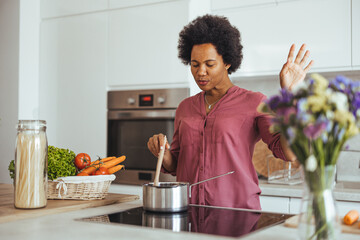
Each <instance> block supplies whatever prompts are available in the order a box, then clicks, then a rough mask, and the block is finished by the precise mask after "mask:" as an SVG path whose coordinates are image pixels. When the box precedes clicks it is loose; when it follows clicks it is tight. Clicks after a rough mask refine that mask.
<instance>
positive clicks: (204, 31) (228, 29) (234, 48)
mask: <svg viewBox="0 0 360 240" xmlns="http://www.w3.org/2000/svg"><path fill="white" fill-rule="evenodd" d="M179 36H180V38H179V43H178V50H179V55H178V56H179V58H180V59H181V61H182V62H183V63H184V64H186V65H189V64H190V62H191V51H192V48H193V46H194V45H198V44H203V43H211V44H213V45H214V46H215V48H216V50H217V52H218V53H219V54H220V55H221V56H222V58H223V61H224V62H225V63H226V64H231V66H230V68H229V69H228V73H229V74H231V73H233V72H235V71H236V70H237V69H238V68H239V67H240V64H241V61H242V58H243V54H242V48H243V46H242V45H241V38H240V32H239V30H238V29H237V28H236V27H234V26H232V25H231V24H230V22H229V20H228V19H227V18H226V17H220V16H214V15H209V14H207V15H204V16H201V17H198V18H196V19H195V20H193V21H192V22H190V23H189V24H188V25H186V26H185V27H184V29H183V30H182V31H181V32H180V34H179Z"/></svg>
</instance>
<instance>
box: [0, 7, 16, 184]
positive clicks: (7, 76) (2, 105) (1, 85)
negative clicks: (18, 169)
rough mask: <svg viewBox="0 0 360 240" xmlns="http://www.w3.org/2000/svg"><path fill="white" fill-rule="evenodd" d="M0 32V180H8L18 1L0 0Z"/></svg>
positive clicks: (12, 138)
mask: <svg viewBox="0 0 360 240" xmlns="http://www.w3.org/2000/svg"><path fill="white" fill-rule="evenodd" d="M0 33H1V37H0V156H1V157H0V183H4V182H6V183H10V182H11V180H10V177H9V173H8V169H7V166H8V164H9V162H10V160H11V159H14V152H15V151H14V150H15V137H16V128H15V125H16V122H17V119H18V101H19V100H18V97H19V94H18V87H19V84H18V77H19V74H18V68H19V63H18V61H19V44H18V42H19V1H17V0H1V1H0Z"/></svg>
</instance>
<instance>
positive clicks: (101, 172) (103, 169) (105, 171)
mask: <svg viewBox="0 0 360 240" xmlns="http://www.w3.org/2000/svg"><path fill="white" fill-rule="evenodd" d="M108 174H109V170H108V169H107V168H106V167H100V168H99V169H98V170H96V171H95V174H94V175H108Z"/></svg>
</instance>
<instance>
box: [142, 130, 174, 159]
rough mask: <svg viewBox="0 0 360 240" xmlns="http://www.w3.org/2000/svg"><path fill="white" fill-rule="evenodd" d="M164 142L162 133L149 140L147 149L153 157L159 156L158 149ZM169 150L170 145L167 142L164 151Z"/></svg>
mask: <svg viewBox="0 0 360 240" xmlns="http://www.w3.org/2000/svg"><path fill="white" fill-rule="evenodd" d="M164 140H165V135H164V134H162V133H159V134H155V135H154V136H152V137H150V138H149V141H148V142H147V146H148V149H149V150H150V152H151V153H152V154H153V155H154V156H155V157H158V156H159V152H160V147H161V146H164ZM169 148H170V145H169V143H168V142H166V145H165V150H167V149H169Z"/></svg>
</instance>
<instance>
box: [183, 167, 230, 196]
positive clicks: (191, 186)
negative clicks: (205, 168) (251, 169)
mask: <svg viewBox="0 0 360 240" xmlns="http://www.w3.org/2000/svg"><path fill="white" fill-rule="evenodd" d="M234 172H235V171H231V172H228V173H224V174H221V175H219V176H215V177H212V178H208V179H205V180H202V181H200V182H197V183H193V184H191V185H190V186H189V198H191V187H192V186H194V185H198V184H200V183H203V182H207V181H210V180H213V179H215V178H219V177H223V176H226V175H229V174H233V173H234Z"/></svg>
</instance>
